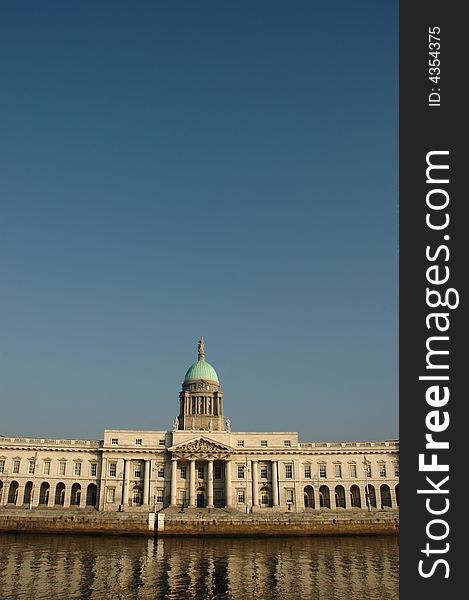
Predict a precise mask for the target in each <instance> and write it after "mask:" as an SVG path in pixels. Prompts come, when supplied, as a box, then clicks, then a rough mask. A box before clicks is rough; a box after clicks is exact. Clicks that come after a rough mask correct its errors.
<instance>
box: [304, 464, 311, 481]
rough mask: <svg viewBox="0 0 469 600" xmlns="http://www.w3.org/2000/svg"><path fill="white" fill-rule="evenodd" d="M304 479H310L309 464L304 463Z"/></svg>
mask: <svg viewBox="0 0 469 600" xmlns="http://www.w3.org/2000/svg"><path fill="white" fill-rule="evenodd" d="M305 479H311V466H310V465H306V467H305Z"/></svg>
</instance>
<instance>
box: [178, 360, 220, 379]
mask: <svg viewBox="0 0 469 600" xmlns="http://www.w3.org/2000/svg"><path fill="white" fill-rule="evenodd" d="M192 379H208V380H209V381H216V382H217V383H218V375H217V372H216V371H215V369H214V368H213V367H212V365H211V364H210V363H208V362H205V360H198V361H197V362H195V363H194V364H193V365H191V366H190V367H189V369H188V370H187V373H186V376H185V377H184V381H185V382H186V381H191V380H192Z"/></svg>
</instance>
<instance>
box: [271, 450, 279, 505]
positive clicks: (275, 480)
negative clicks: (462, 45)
mask: <svg viewBox="0 0 469 600" xmlns="http://www.w3.org/2000/svg"><path fill="white" fill-rule="evenodd" d="M272 504H273V505H274V506H278V471H277V461H276V460H273V461H272Z"/></svg>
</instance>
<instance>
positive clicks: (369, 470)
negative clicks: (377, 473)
mask: <svg viewBox="0 0 469 600" xmlns="http://www.w3.org/2000/svg"><path fill="white" fill-rule="evenodd" d="M365 475H366V476H367V477H371V464H370V463H366V464H365Z"/></svg>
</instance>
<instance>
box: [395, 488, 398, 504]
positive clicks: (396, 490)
mask: <svg viewBox="0 0 469 600" xmlns="http://www.w3.org/2000/svg"><path fill="white" fill-rule="evenodd" d="M395 492H396V502H397V506H399V484H397V485H396V487H395Z"/></svg>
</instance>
